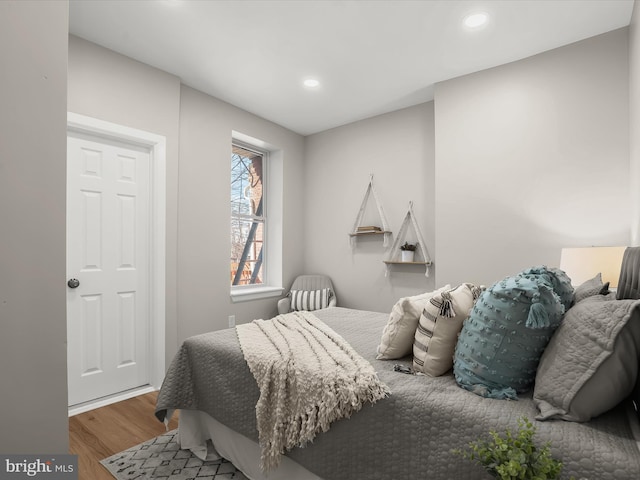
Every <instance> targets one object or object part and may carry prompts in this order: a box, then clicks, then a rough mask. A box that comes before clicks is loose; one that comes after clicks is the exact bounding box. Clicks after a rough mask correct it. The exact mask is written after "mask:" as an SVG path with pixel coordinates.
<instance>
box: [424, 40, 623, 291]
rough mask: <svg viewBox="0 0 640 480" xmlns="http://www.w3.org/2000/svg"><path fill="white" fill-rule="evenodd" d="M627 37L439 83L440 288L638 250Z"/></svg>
mask: <svg viewBox="0 0 640 480" xmlns="http://www.w3.org/2000/svg"><path fill="white" fill-rule="evenodd" d="M627 33H628V30H627V29H620V30H617V31H613V32H610V33H607V34H604V35H601V36H598V37H594V38H590V39H587V40H584V41H581V42H578V43H575V44H572V45H569V46H566V47H562V48H559V49H555V50H552V51H549V52H546V53H542V54H540V55H536V56H533V57H530V58H527V59H525V60H522V61H518V62H514V63H510V64H507V65H503V66H500V67H496V68H493V69H489V70H485V71H482V72H479V73H476V74H472V75H467V76H464V77H460V78H456V79H453V80H450V81H447V82H443V83H440V84H438V85H436V91H435V105H436V109H435V111H436V134H435V138H436V140H435V143H436V177H435V190H436V221H435V232H436V247H437V251H438V255H437V257H436V261H437V264H438V270H437V276H436V281H437V283H438V284H443V283H449V282H450V283H458V282H462V281H467V282H476V283H485V284H491V283H493V282H495V281H497V280H499V279H500V278H502V277H504V276H506V275H511V274H515V273H517V272H518V271H520V270H521V269H522V268H526V267H528V266H531V265H537V264H547V265H558V264H559V260H560V251H561V248H562V247H565V246H588V245H626V244H628V243H629V239H630V222H629V218H630V213H629V180H628V175H629V140H628V138H629V137H628V135H629V123H628V116H629V109H628V101H629V75H628V68H627V67H628V58H627V50H628V48H627Z"/></svg>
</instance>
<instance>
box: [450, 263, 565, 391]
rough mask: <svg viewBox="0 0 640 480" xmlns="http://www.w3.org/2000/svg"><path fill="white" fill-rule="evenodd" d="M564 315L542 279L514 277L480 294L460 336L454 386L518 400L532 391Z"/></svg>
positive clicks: (559, 301)
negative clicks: (546, 351) (540, 363)
mask: <svg viewBox="0 0 640 480" xmlns="http://www.w3.org/2000/svg"><path fill="white" fill-rule="evenodd" d="M564 311H565V309H564V305H563V304H562V301H561V299H560V297H559V296H558V294H557V293H555V292H554V290H553V288H552V287H551V285H550V284H549V283H548V282H547V281H546V280H543V279H540V278H535V276H534V277H532V278H526V277H523V276H515V277H508V278H505V279H504V280H502V281H500V282H498V283H496V284H494V285H493V286H492V287H491V288H489V289H488V290H485V291H484V292H483V293H482V294H481V295H480V298H479V299H478V300H477V302H476V303H475V305H474V307H473V309H472V310H471V313H470V314H469V318H468V319H467V320H466V322H465V323H464V325H463V327H462V331H461V332H460V337H459V338H458V343H457V345H456V350H455V355H454V363H453V373H454V375H455V378H456V382H458V384H459V385H460V386H461V387H462V388H465V389H466V390H469V391H471V392H473V393H476V394H478V395H480V396H483V397H491V398H503V399H504V398H511V399H515V398H517V393H520V392H524V391H527V390H529V389H530V388H531V386H532V384H533V381H534V380H535V376H536V369H537V367H538V362H539V361H540V356H541V355H542V352H543V351H544V349H545V347H546V346H547V343H549V340H550V339H551V336H552V335H553V332H554V331H555V329H556V328H557V327H558V325H559V324H560V322H561V320H562V315H563V314H564Z"/></svg>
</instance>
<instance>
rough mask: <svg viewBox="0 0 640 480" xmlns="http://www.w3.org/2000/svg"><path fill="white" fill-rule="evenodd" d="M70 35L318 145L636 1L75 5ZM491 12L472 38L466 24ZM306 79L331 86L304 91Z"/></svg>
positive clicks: (612, 25) (600, 24) (607, 21)
mask: <svg viewBox="0 0 640 480" xmlns="http://www.w3.org/2000/svg"><path fill="white" fill-rule="evenodd" d="M69 8H70V12H69V15H70V16H69V30H70V32H71V33H72V34H74V35H77V36H79V37H82V38H85V39H87V40H90V41H92V42H95V43H97V44H99V45H103V46H105V47H107V48H110V49H112V50H115V51H116V52H119V53H122V54H124V55H127V56H128V57H131V58H134V59H136V60H139V61H141V62H144V63H146V64H149V65H152V66H154V67H157V68H160V69H162V70H165V71H167V72H170V73H173V74H175V75H177V76H178V77H180V79H181V80H182V83H184V84H186V85H189V86H191V87H193V88H196V89H198V90H201V91H203V92H206V93H208V94H210V95H212V96H214V97H216V98H219V99H221V100H224V101H226V102H229V103H231V104H233V105H236V106H238V107H240V108H242V109H244V110H247V111H249V112H252V113H254V114H256V115H259V116H260V117H263V118H266V119H268V120H271V121H273V122H275V123H277V124H280V125H282V126H284V127H286V128H289V129H290V130H293V131H295V132H298V133H300V134H303V135H308V134H312V133H316V132H319V131H323V130H326V129H329V128H333V127H336V126H339V125H344V124H346V123H350V122H353V121H356V120H360V119H363V118H367V117H370V116H373V115H378V114H381V113H385V112H389V111H392V110H397V109H399V108H403V107H408V106H411V105H416V104H418V103H422V102H425V101H429V100H432V99H433V85H434V83H437V82H440V81H443V80H447V79H450V78H453V77H457V76H460V75H464V74H468V73H472V72H476V71H479V70H483V69H485V68H489V67H493V66H496V65H500V64H504V63H508V62H511V61H514V60H518V59H521V58H525V57H528V56H531V55H534V54H536V53H540V52H543V51H545V50H549V49H552V48H556V47H559V46H562V45H566V44H569V43H572V42H575V41H578V40H582V39H584V38H587V37H591V36H594V35H598V34H600V33H604V32H607V31H610V30H614V29H616V28H620V27H624V26H627V25H628V24H629V22H630V19H631V13H632V9H633V0H502V1H495V0H485V1H481V0H479V1H474V0H469V1H455V0H423V1H417V0H414V1H403V0H395V1H394V0H377V1H369V0H342V1H333V0H297V1H296V0H277V1H276V0H274V1H270V0H235V1H223V0H182V1H180V0H126V1H125V0H71V1H70V7H69ZM477 10H481V11H485V12H487V13H489V14H490V21H489V23H488V24H487V26H485V27H484V28H482V29H480V30H477V31H469V30H468V29H465V28H463V27H462V23H461V21H462V18H463V17H464V16H465V15H466V14H468V13H469V12H474V11H477ZM307 77H316V78H318V79H319V80H320V81H321V82H322V84H321V86H320V87H319V88H317V89H313V90H311V89H308V88H305V87H303V86H302V81H303V80H304V79H305V78H307Z"/></svg>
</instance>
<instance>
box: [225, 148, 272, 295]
mask: <svg viewBox="0 0 640 480" xmlns="http://www.w3.org/2000/svg"><path fill="white" fill-rule="evenodd" d="M267 162H268V152H266V151H260V150H259V149H257V148H255V147H252V146H248V145H244V144H240V143H239V142H236V141H234V142H233V143H232V146H231V262H230V279H231V286H232V288H233V287H241V286H246V285H262V284H264V283H265V278H266V268H265V263H266V262H265V260H266V259H265V257H266V252H267V250H266V247H267V246H266V239H267V236H266V228H267V225H266V208H265V207H266V194H267V192H266V188H265V186H266V179H265V173H266V171H267V168H266V167H267Z"/></svg>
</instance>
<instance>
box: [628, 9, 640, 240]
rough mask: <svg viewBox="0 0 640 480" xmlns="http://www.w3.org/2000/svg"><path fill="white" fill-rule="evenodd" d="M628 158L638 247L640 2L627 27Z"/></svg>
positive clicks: (639, 217)
mask: <svg viewBox="0 0 640 480" xmlns="http://www.w3.org/2000/svg"><path fill="white" fill-rule="evenodd" d="M629 156H630V160H631V162H630V175H629V177H630V179H631V206H632V207H631V245H635V246H637V245H640V0H636V1H635V2H634V6H633V16H632V17H631V25H630V26H629Z"/></svg>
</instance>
